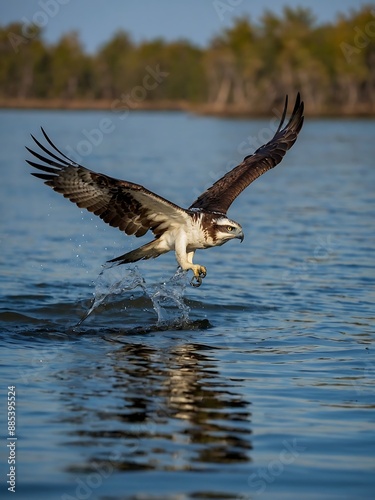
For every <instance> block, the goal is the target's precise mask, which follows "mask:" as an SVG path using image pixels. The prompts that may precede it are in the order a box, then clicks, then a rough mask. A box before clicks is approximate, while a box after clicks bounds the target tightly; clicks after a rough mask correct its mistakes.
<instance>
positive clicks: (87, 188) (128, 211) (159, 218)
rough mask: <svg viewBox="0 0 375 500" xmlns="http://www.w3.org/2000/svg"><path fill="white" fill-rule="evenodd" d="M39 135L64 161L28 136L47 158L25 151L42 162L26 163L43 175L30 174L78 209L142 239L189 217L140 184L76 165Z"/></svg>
mask: <svg viewBox="0 0 375 500" xmlns="http://www.w3.org/2000/svg"><path fill="white" fill-rule="evenodd" d="M42 132H43V135H44V137H45V139H46V141H47V142H48V144H49V145H50V146H51V147H52V148H53V149H54V150H55V151H56V152H57V153H59V154H60V155H61V156H62V157H63V158H60V157H59V156H57V155H56V154H55V153H52V152H51V151H50V150H49V149H48V148H47V147H45V146H44V145H43V144H41V143H40V142H39V141H38V140H37V139H35V137H33V136H31V137H32V138H33V140H34V142H35V143H36V145H37V146H38V147H39V148H40V149H41V150H42V151H43V152H44V153H45V154H46V155H48V156H44V155H41V154H40V153H38V152H36V151H33V150H32V149H30V148H26V149H27V150H28V151H29V152H30V153H31V154H32V155H33V156H34V157H35V158H37V159H38V160H39V161H40V162H42V163H36V162H34V161H31V160H26V161H27V163H28V164H29V165H31V166H32V167H34V168H36V169H38V170H40V171H42V172H43V173H39V172H33V173H32V175H34V176H35V177H38V178H39V179H42V180H43V181H44V183H45V184H47V186H50V187H51V188H52V189H54V190H55V191H57V192H58V193H61V194H62V195H63V196H64V197H65V198H68V199H69V200H70V201H72V202H73V203H75V204H76V205H77V206H78V207H80V208H85V209H87V210H88V211H89V212H93V213H94V214H95V215H97V216H98V217H100V218H101V219H103V221H104V222H106V223H107V224H109V225H110V226H112V227H117V228H119V229H120V230H121V231H124V232H125V233H126V234H128V235H135V236H143V235H144V234H146V233H147V231H148V230H151V231H152V232H153V233H154V234H155V235H156V236H160V235H161V234H162V233H163V232H165V231H167V230H168V229H169V228H170V226H171V225H173V224H175V223H183V222H185V221H186V218H187V217H188V216H189V215H188V213H187V211H186V210H184V209H182V208H181V207H179V206H178V205H175V204H174V203H171V202H170V201H168V200H166V199H165V198H162V197H161V196H159V195H157V194H155V193H153V192H152V191H149V190H147V189H146V188H144V187H143V186H141V185H139V184H134V183H131V182H127V181H122V180H119V179H115V178H113V177H109V176H107V175H105V174H100V173H96V172H94V171H92V170H89V169H87V168H85V167H83V166H82V165H78V164H77V163H75V162H73V161H72V160H70V159H69V158H68V157H67V156H65V155H64V154H63V153H62V152H61V151H60V150H59V149H58V148H57V147H56V146H55V145H54V144H53V142H52V141H51V139H50V138H49V137H48V135H47V134H46V132H45V131H44V130H43V129H42ZM46 164H47V165H48V166H47V165H46Z"/></svg>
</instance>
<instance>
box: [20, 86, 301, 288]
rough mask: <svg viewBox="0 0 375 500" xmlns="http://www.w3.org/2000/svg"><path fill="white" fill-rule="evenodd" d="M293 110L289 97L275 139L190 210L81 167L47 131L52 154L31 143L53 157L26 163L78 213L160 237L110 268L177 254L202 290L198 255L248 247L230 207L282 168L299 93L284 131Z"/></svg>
mask: <svg viewBox="0 0 375 500" xmlns="http://www.w3.org/2000/svg"><path fill="white" fill-rule="evenodd" d="M287 107H288V96H287V97H286V99H285V106H284V111H283V114H282V118H281V121H280V125H279V127H278V129H277V131H276V133H275V135H274V136H273V138H272V139H271V140H270V141H269V142H268V143H267V144H264V145H263V146H261V147H260V148H258V149H257V150H256V151H255V152H254V153H253V154H252V155H249V156H246V157H245V158H244V160H243V161H242V162H241V163H240V164H239V165H238V166H237V167H235V168H234V169H233V170H231V171H230V172H228V173H227V174H225V175H224V176H223V177H222V178H221V179H219V180H218V181H216V182H215V183H214V184H213V185H212V186H211V187H210V188H209V189H207V190H206V191H205V192H204V193H202V194H201V195H200V196H199V197H198V198H197V199H196V200H195V201H194V202H193V203H192V204H191V205H190V207H189V208H188V209H184V208H181V207H179V206H178V205H176V204H174V203H172V202H171V201H168V200H166V199H165V198H162V197H161V196H159V195H157V194H155V193H153V192H152V191H149V190H148V189H146V188H144V187H143V186H141V185H139V184H134V183H132V182H127V181H122V180H118V179H114V178H113V177H109V176H108V175H105V174H100V173H97V172H94V171H93V170H89V169H88V168H86V167H83V166H82V165H79V164H77V163H75V162H74V161H72V160H71V159H69V158H68V157H67V156H66V155H65V154H64V153H62V152H61V151H60V150H59V149H58V148H57V147H56V146H55V145H54V144H53V142H52V141H51V139H50V138H49V137H48V135H47V134H46V132H45V131H44V130H43V128H42V133H43V135H44V138H45V140H46V141H47V143H48V145H49V146H50V148H48V147H46V146H45V145H43V144H42V143H41V142H39V141H38V140H37V139H36V138H35V137H34V136H33V135H32V136H31V137H32V138H33V140H34V141H35V143H36V144H37V146H39V148H40V150H41V152H43V153H44V154H45V155H47V156H44V155H43V154H40V152H39V153H38V152H36V151H33V150H31V149H30V148H27V150H28V151H29V152H30V153H31V154H32V155H33V156H34V157H36V158H37V159H38V160H39V161H40V162H41V163H36V162H34V161H30V160H26V161H27V162H28V163H29V164H30V165H31V166H32V167H35V168H37V169H39V170H41V171H42V173H39V172H38V173H33V174H32V175H34V176H35V177H38V178H40V179H42V180H43V181H44V183H45V184H46V185H47V186H50V187H51V188H52V189H54V190H55V191H57V192H58V193H61V194H62V195H63V196H64V197H65V198H68V199H69V200H70V201H72V202H73V203H76V205H78V207H80V208H86V209H87V210H88V211H89V212H93V213H94V214H95V215H98V216H99V217H100V218H101V219H103V221H104V222H106V223H107V224H109V225H110V226H113V227H118V228H119V229H120V231H124V232H125V233H126V234H128V235H135V236H137V237H139V236H143V235H144V234H146V233H147V231H149V230H150V231H152V232H153V233H154V239H153V240H152V241H151V242H149V243H146V244H145V245H143V246H141V247H139V248H137V249H136V250H132V251H130V252H127V253H125V254H124V255H121V256H120V257H117V258H115V259H112V260H110V261H109V262H113V263H117V264H126V263H130V262H137V261H139V260H141V259H150V258H155V257H159V255H162V254H164V253H166V252H169V251H171V250H174V251H175V254H176V260H177V262H178V264H179V266H181V268H182V269H183V270H185V271H187V270H190V269H191V270H192V271H193V274H194V276H193V277H192V279H191V284H192V285H193V286H200V285H201V283H202V278H204V277H205V276H206V273H207V271H206V268H205V267H204V266H202V265H199V264H194V263H193V257H194V253H195V251H196V250H198V249H204V248H210V247H215V246H219V245H223V244H224V243H226V242H227V241H229V240H232V239H234V238H237V239H239V240H241V241H243V238H244V234H243V231H242V227H241V225H240V224H238V222H235V221H234V220H231V219H229V218H228V217H227V211H228V209H229V207H230V206H231V204H232V203H233V201H234V200H235V199H236V198H237V196H238V195H239V194H240V193H241V192H242V191H243V190H244V189H245V188H246V187H247V186H248V185H249V184H251V183H252V182H253V181H254V180H255V179H256V178H257V177H259V176H260V175H262V174H263V173H264V172H266V171H267V170H270V169H271V168H273V167H275V166H276V165H277V164H278V163H280V162H281V160H282V159H283V157H284V155H285V153H286V152H287V151H288V149H290V148H291V147H292V146H293V144H294V143H295V141H296V139H297V136H298V133H299V131H300V130H301V127H302V124H303V119H304V117H303V109H304V105H303V102H302V101H301V98H300V95H299V93H298V95H297V98H296V102H295V105H294V109H293V111H292V114H291V116H290V119H289V121H288V122H287V124H286V125H285V126H284V128H283V125H284V122H285V117H286V112H287ZM51 148H52V149H51Z"/></svg>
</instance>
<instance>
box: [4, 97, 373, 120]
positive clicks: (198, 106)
mask: <svg viewBox="0 0 375 500" xmlns="http://www.w3.org/2000/svg"><path fill="white" fill-rule="evenodd" d="M115 103H116V100H113V99H112V100H111V99H90V100H89V99H16V98H10V99H5V98H0V109H22V110H69V111H74V110H76V111H110V112H116V111H117V112H120V111H126V110H129V111H185V112H190V113H193V114H197V115H206V116H217V117H223V118H230V117H232V118H264V117H269V116H272V113H271V112H267V111H254V110H251V109H250V108H249V107H240V106H238V105H233V104H227V105H224V106H217V105H215V104H208V103H190V102H187V101H182V100H180V101H178V100H176V101H174V100H173V101H172V100H159V101H142V102H134V101H132V102H130V105H129V106H128V107H124V108H121V107H116V106H115ZM306 108H307V109H306V113H305V114H306V115H308V116H310V117H313V118H375V110H371V109H368V108H367V109H366V107H363V108H359V109H356V110H347V109H346V110H345V109H344V110H341V111H338V110H334V109H332V110H328V109H327V110H324V111H321V112H317V111H316V110H314V109H308V107H307V106H306Z"/></svg>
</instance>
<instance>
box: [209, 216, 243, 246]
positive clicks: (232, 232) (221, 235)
mask: <svg viewBox="0 0 375 500" xmlns="http://www.w3.org/2000/svg"><path fill="white" fill-rule="evenodd" d="M213 227H214V229H215V238H216V245H223V244H224V243H226V242H227V241H229V240H233V239H234V238H237V239H239V240H241V242H242V241H243V239H244V234H243V231H242V227H241V225H240V224H238V222H235V221H234V220H231V219H228V217H226V216H224V215H222V216H220V217H218V218H217V219H216V220H213Z"/></svg>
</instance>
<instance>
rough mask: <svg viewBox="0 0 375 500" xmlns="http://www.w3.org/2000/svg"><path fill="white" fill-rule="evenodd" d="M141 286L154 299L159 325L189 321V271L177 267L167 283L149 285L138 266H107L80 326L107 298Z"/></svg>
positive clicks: (180, 323) (78, 324)
mask: <svg viewBox="0 0 375 500" xmlns="http://www.w3.org/2000/svg"><path fill="white" fill-rule="evenodd" d="M138 287H139V288H141V289H142V290H143V292H144V294H145V295H146V296H147V297H148V298H149V299H150V300H151V302H152V305H153V308H154V310H155V312H156V314H157V318H158V319H157V323H156V326H157V327H158V328H164V327H168V326H177V325H182V324H185V323H188V322H189V312H190V308H189V307H188V306H187V305H186V303H185V301H184V292H185V289H186V272H185V271H183V270H182V269H181V268H178V269H177V271H176V273H175V274H174V275H173V276H172V277H171V278H170V279H169V280H167V281H166V282H164V283H158V284H151V285H148V284H147V283H146V280H145V279H144V277H143V276H142V274H141V273H140V271H139V269H138V267H137V266H134V267H131V268H129V267H125V266H118V265H113V264H110V265H104V266H103V270H102V271H101V273H100V274H99V276H98V278H97V280H96V282H95V292H94V299H93V301H92V303H91V306H90V308H89V309H88V311H87V312H86V313H85V314H84V316H83V317H82V318H81V320H80V321H79V322H78V323H77V325H76V327H79V326H80V325H81V324H82V323H83V322H84V321H85V320H86V319H87V318H88V317H89V316H90V315H91V314H92V313H93V311H95V310H96V309H97V308H98V307H99V306H100V305H102V304H103V303H104V302H105V301H106V300H107V299H109V298H111V297H113V296H115V295H120V294H126V293H127V292H130V291H133V290H135V289H136V288H138Z"/></svg>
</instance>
